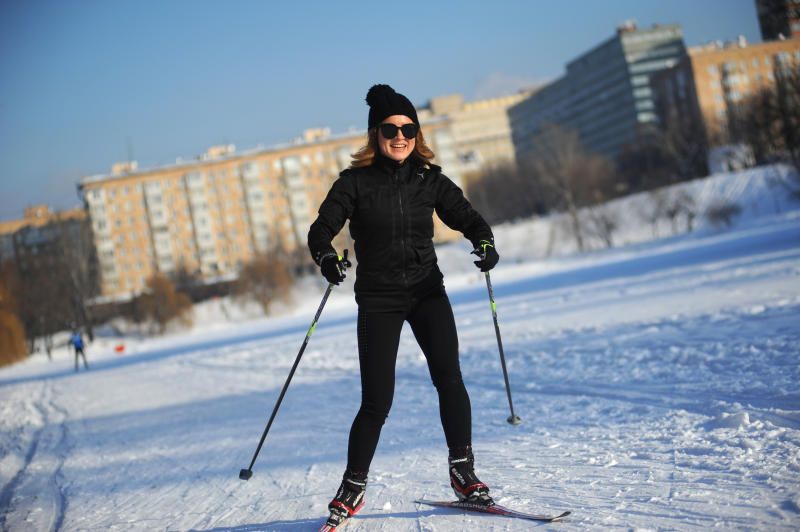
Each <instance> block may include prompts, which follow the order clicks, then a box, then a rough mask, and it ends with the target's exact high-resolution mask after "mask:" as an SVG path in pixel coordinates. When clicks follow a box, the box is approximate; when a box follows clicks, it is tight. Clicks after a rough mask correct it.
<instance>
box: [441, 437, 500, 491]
mask: <svg viewBox="0 0 800 532" xmlns="http://www.w3.org/2000/svg"><path fill="white" fill-rule="evenodd" d="M448 463H449V466H450V486H452V488H453V492H454V493H455V494H456V497H458V500H460V501H472V502H476V503H480V504H483V505H485V506H490V505H492V504H494V501H493V500H492V498H491V497H490V496H489V487H488V486H487V485H486V484H484V483H483V482H481V481H480V479H479V478H478V476H477V475H476V474H475V457H474V456H473V455H472V449H471V448H469V447H467V449H466V452H462V453H459V454H457V455H455V456H453V454H451V455H450V458H449V459H448Z"/></svg>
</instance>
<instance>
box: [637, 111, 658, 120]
mask: <svg viewBox="0 0 800 532" xmlns="http://www.w3.org/2000/svg"><path fill="white" fill-rule="evenodd" d="M636 118H637V120H638V121H639V122H655V121H656V115H655V113H651V112H649V111H645V112H642V113H638V114H637V115H636Z"/></svg>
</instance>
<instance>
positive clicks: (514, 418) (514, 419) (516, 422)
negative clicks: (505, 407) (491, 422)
mask: <svg viewBox="0 0 800 532" xmlns="http://www.w3.org/2000/svg"><path fill="white" fill-rule="evenodd" d="M506 421H508V422H509V423H510V424H512V425H519V424H520V423H522V420H521V419H520V418H519V416H517V415H513V416H508V419H507V420H506Z"/></svg>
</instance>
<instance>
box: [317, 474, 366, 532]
mask: <svg viewBox="0 0 800 532" xmlns="http://www.w3.org/2000/svg"><path fill="white" fill-rule="evenodd" d="M366 491H367V476H366V475H365V474H364V475H359V474H349V473H348V472H345V475H344V477H343V478H342V483H341V484H340V485H339V490H338V491H337V492H336V496H335V497H334V498H333V500H332V501H331V502H330V504H328V510H330V512H331V514H330V516H329V517H328V520H327V521H326V522H325V524H324V525H323V526H322V528H321V529H320V532H328V531H332V530H337V528H338V527H340V526H342V525H343V524H344V523H346V522H347V521H348V520H349V519H350V518H351V517H353V516H354V515H355V514H356V513H358V511H359V510H361V508H363V507H364V493H365V492H366Z"/></svg>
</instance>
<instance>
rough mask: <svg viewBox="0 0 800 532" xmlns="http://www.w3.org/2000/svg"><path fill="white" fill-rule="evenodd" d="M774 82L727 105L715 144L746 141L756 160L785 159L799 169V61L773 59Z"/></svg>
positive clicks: (761, 161) (760, 161)
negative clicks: (726, 115)
mask: <svg viewBox="0 0 800 532" xmlns="http://www.w3.org/2000/svg"><path fill="white" fill-rule="evenodd" d="M774 78H775V83H774V84H772V85H763V86H761V88H759V89H758V90H757V91H755V92H753V93H752V94H750V95H749V96H747V97H745V98H743V99H742V100H740V101H738V102H736V103H733V102H732V103H731V104H730V106H729V114H728V123H727V128H721V131H722V133H721V135H720V137H719V138H718V139H716V142H717V143H723V144H724V143H736V142H742V143H746V144H748V145H749V146H750V147H751V148H752V149H753V153H754V155H755V158H756V161H757V162H758V163H761V164H763V163H769V162H774V161H785V162H788V163H791V164H792V165H794V167H795V168H800V64H798V63H797V61H796V60H793V59H792V58H791V56H786V57H781V60H780V61H777V60H776V63H775V72H774Z"/></svg>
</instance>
